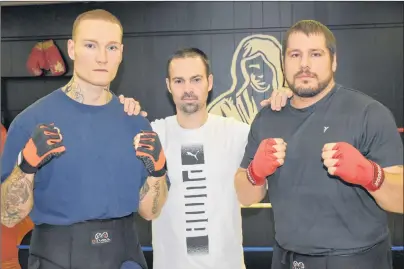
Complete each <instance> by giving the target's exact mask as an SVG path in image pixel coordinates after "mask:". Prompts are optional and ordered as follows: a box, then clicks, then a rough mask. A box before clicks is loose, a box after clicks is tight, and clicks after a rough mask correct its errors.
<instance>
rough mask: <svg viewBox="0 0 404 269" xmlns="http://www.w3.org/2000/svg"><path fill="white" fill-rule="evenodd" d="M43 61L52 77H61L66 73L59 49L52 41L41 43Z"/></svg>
mask: <svg viewBox="0 0 404 269" xmlns="http://www.w3.org/2000/svg"><path fill="white" fill-rule="evenodd" d="M42 49H43V52H44V56H45V60H46V63H47V65H48V67H49V68H47V69H49V70H50V71H51V73H52V75H53V76H61V75H63V74H64V73H65V72H66V66H65V63H64V61H63V58H62V55H61V54H60V51H59V49H58V48H57V47H56V45H55V43H53V40H47V41H44V42H42Z"/></svg>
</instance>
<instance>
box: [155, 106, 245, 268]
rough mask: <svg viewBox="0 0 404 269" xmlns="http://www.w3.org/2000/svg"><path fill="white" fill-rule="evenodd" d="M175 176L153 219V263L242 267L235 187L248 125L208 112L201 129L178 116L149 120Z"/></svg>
mask: <svg viewBox="0 0 404 269" xmlns="http://www.w3.org/2000/svg"><path fill="white" fill-rule="evenodd" d="M151 126H152V128H153V130H154V131H155V132H156V133H157V134H158V135H159V137H160V140H161V143H162V145H163V149H164V153H165V155H166V159H167V168H168V177H169V179H170V182H171V187H170V190H169V194H168V198H167V201H166V204H165V205H164V206H163V208H162V211H161V214H160V216H159V217H158V218H157V219H155V220H153V222H152V242H153V269H243V268H245V266H244V255H243V246H242V241H243V238H242V224H241V212H240V211H241V208H240V203H239V202H238V200H237V196H236V191H235V188H234V175H235V173H236V171H237V169H238V168H239V167H240V163H241V160H242V158H243V155H244V149H245V146H246V144H247V140H248V132H249V129H250V126H249V125H248V124H245V123H242V122H239V121H237V120H235V119H233V118H225V117H220V116H217V115H213V114H209V116H208V120H207V122H206V123H205V124H204V125H203V126H202V127H200V128H198V129H191V130H190V129H184V128H182V127H180V126H179V124H178V122H177V118H176V116H170V117H167V118H165V119H160V120H156V121H154V122H152V123H151Z"/></svg>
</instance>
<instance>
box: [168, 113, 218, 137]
mask: <svg viewBox="0 0 404 269" xmlns="http://www.w3.org/2000/svg"><path fill="white" fill-rule="evenodd" d="M211 116H212V115H211V114H210V113H208V118H207V119H206V121H205V123H204V124H202V125H201V126H199V127H198V128H193V129H187V128H184V127H182V126H181V125H180V124H179V122H178V120H177V115H174V117H173V119H174V121H175V125H176V126H177V128H178V129H179V130H180V131H181V132H185V133H193V132H200V131H202V130H204V129H205V128H207V127H206V126H207V125H208V124H209V122H210V119H211Z"/></svg>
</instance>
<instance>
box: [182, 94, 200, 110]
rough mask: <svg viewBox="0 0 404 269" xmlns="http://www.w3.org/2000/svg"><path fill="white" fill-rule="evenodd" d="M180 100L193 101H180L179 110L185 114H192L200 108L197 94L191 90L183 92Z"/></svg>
mask: <svg viewBox="0 0 404 269" xmlns="http://www.w3.org/2000/svg"><path fill="white" fill-rule="evenodd" d="M181 100H194V101H195V102H194V103H182V104H180V110H181V111H182V112H184V113H186V114H193V113H195V112H198V111H199V110H200V109H201V105H200V103H199V102H198V96H196V95H194V93H193V92H189V93H187V92H186V93H184V95H183V96H182V97H181Z"/></svg>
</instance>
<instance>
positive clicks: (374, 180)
mask: <svg viewBox="0 0 404 269" xmlns="http://www.w3.org/2000/svg"><path fill="white" fill-rule="evenodd" d="M333 150H336V151H337V152H336V153H335V154H334V155H333V156H332V158H333V159H338V161H337V163H336V164H335V165H334V167H336V170H335V173H334V175H336V176H338V177H340V178H341V179H342V180H344V181H346V182H349V183H352V184H357V185H361V186H363V187H364V188H365V189H367V190H368V191H376V190H378V189H379V188H380V187H381V185H382V184H383V182H384V171H383V169H382V168H381V167H380V166H379V165H378V164H376V163H375V162H373V161H370V160H368V159H366V158H365V157H364V156H363V155H362V154H361V153H360V152H359V151H358V150H357V149H356V148H355V147H353V146H352V145H350V144H348V143H345V142H340V143H337V144H336V145H335V146H334V148H333Z"/></svg>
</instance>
